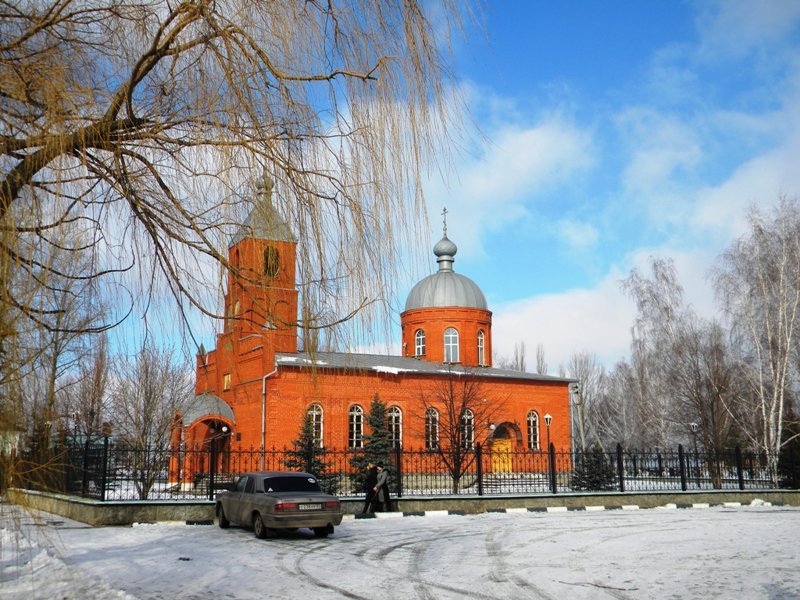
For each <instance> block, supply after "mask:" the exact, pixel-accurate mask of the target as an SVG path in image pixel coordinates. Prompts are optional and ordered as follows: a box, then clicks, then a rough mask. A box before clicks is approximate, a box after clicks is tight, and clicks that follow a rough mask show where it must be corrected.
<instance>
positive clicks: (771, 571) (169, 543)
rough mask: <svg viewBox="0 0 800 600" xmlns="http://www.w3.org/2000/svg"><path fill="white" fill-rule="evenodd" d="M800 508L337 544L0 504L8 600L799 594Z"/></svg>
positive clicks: (362, 527)
mask: <svg viewBox="0 0 800 600" xmlns="http://www.w3.org/2000/svg"><path fill="white" fill-rule="evenodd" d="M798 539H800V508H789V507H769V506H763V505H758V504H755V505H753V506H746V507H734V508H722V507H719V508H694V509H652V510H638V511H620V510H616V511H604V512H568V513H530V512H514V513H513V514H496V513H492V514H482V515H475V516H466V517H463V516H447V515H442V516H426V517H404V518H395V519H364V520H361V519H359V520H346V521H345V522H343V523H342V525H341V526H340V527H337V528H336V532H335V533H334V535H333V536H332V537H330V538H328V539H316V538H314V537H313V536H312V534H311V533H310V532H309V531H306V530H300V531H298V532H296V533H293V534H288V535H283V536H280V537H277V538H273V539H268V540H258V539H256V538H255V537H254V536H253V534H252V532H250V531H247V530H243V529H237V528H231V529H228V530H221V529H219V528H217V527H210V526H187V525H184V524H177V523H174V524H155V525H139V526H134V527H106V528H92V527H88V526H85V525H82V524H79V523H75V522H73V521H69V520H67V519H63V518H61V517H55V516H52V515H46V514H44V515H41V516H40V517H39V518H38V519H34V518H32V516H31V515H27V514H24V515H20V513H19V510H18V509H16V507H10V506H8V505H0V598H3V600H23V599H24V600H34V599H40V598H41V599H45V598H46V599H48V600H49V599H62V598H63V599H69V600H72V599H75V600H78V599H81V600H82V599H95V598H97V599H103V598H120V599H134V598H137V599H140V600H145V599H165V600H166V599H173V598H180V599H183V598H187V599H192V598H198V599H199V598H203V599H206V598H226V599H233V600H239V599H242V600H243V599H250V598H253V599H255V598H306V599H308V600H316V599H325V598H343V597H346V598H351V599H362V598H363V599H365V600H366V599H370V600H372V599H374V598H381V599H389V598H403V599H405V598H420V599H424V600H430V599H434V598H453V599H455V598H482V599H487V600H502V599H506V598H535V599H544V600H548V599H549V600H555V599H556V598H558V599H573V598H575V599H582V598H591V599H595V598H599V599H603V598H615V599H618V600H624V599H634V598H635V599H639V598H658V599H668V598H736V599H747V600H751V599H760V598H763V599H769V600H779V599H790V598H792V599H796V598H800V559H798V553H797V551H796V544H797V540H798Z"/></svg>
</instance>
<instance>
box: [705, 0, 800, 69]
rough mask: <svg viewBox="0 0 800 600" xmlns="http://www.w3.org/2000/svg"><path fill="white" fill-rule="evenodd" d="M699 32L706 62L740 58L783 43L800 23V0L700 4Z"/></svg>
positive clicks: (722, 0)
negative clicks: (755, 50)
mask: <svg viewBox="0 0 800 600" xmlns="http://www.w3.org/2000/svg"><path fill="white" fill-rule="evenodd" d="M697 6H698V8H699V9H700V12H699V13H698V18H697V29H698V32H699V33H700V35H701V36H702V44H701V46H700V48H699V52H698V53H699V54H700V55H701V56H702V57H704V58H709V59H719V58H725V59H729V58H732V57H733V58H738V57H741V56H743V55H745V54H746V53H747V52H749V51H750V50H752V49H753V48H758V47H761V46H764V45H765V44H768V43H774V42H777V41H780V40H781V39H782V38H784V37H786V36H788V35H789V34H790V33H791V32H792V30H793V29H794V28H795V27H796V26H797V22H798V20H800V2H797V0H737V1H735V2H731V1H729V0H717V1H716V2H707V1H704V2H701V3H698V4H697Z"/></svg>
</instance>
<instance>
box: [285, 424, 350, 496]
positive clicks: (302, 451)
mask: <svg viewBox="0 0 800 600" xmlns="http://www.w3.org/2000/svg"><path fill="white" fill-rule="evenodd" d="M283 465H284V466H285V467H286V468H287V469H290V470H293V471H305V472H306V473H311V474H312V475H315V476H316V478H317V480H318V481H319V484H320V487H322V489H323V490H324V491H326V492H327V493H329V494H335V493H336V492H337V491H338V488H339V483H338V479H337V477H336V476H335V475H332V474H330V473H329V472H328V470H329V469H330V464H329V463H327V462H326V461H325V450H324V449H323V448H320V447H318V446H317V445H316V444H315V443H314V422H313V421H312V419H311V415H310V414H308V413H306V414H305V415H304V417H303V421H302V423H301V424H300V432H299V435H298V437H297V439H296V440H294V441H292V447H291V449H289V450H287V451H286V458H284V459H283Z"/></svg>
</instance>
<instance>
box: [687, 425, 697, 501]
mask: <svg viewBox="0 0 800 600" xmlns="http://www.w3.org/2000/svg"><path fill="white" fill-rule="evenodd" d="M699 428H700V426H699V425H698V424H697V423H695V422H694V421H692V422H691V423H689V429H691V430H692V440H693V442H694V477H695V480H696V481H697V487H700V459H699V458H698V456H697V430H698V429H699Z"/></svg>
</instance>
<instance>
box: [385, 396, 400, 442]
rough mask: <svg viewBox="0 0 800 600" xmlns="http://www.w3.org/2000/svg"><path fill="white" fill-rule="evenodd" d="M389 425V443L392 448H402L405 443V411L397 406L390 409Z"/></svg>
mask: <svg viewBox="0 0 800 600" xmlns="http://www.w3.org/2000/svg"><path fill="white" fill-rule="evenodd" d="M387 425H388V426H389V427H388V428H389V444H391V446H392V448H400V447H401V446H402V445H403V412H402V411H401V410H400V409H399V408H398V407H397V406H392V407H391V408H390V409H389V412H388V414H387Z"/></svg>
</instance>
